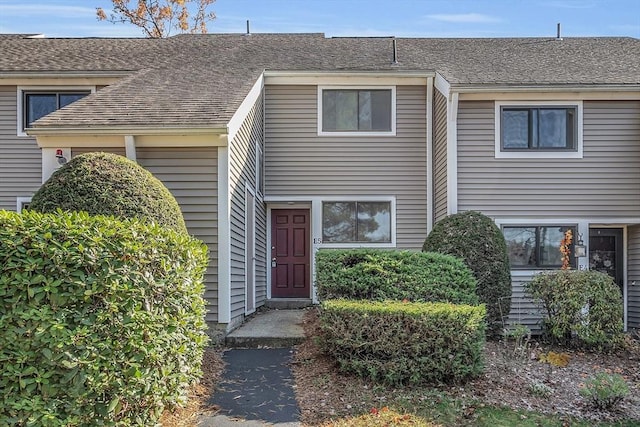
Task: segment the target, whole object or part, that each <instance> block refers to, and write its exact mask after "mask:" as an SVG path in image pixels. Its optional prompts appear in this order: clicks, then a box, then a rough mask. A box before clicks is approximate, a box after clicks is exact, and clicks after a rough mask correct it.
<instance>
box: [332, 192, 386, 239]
mask: <svg viewBox="0 0 640 427" xmlns="http://www.w3.org/2000/svg"><path fill="white" fill-rule="evenodd" d="M322 242H323V243H391V202H388V201H387V202H378V201H358V202H323V204H322Z"/></svg>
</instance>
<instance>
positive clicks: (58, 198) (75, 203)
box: [29, 152, 187, 234]
mask: <svg viewBox="0 0 640 427" xmlns="http://www.w3.org/2000/svg"><path fill="white" fill-rule="evenodd" d="M29 209H30V210H34V211H38V212H46V213H53V212H56V210H57V209H62V210H63V211H70V212H74V211H77V212H88V213H89V214H91V215H114V216H117V217H120V218H142V219H145V220H147V221H152V222H156V223H158V224H160V225H162V226H164V227H168V228H170V229H172V230H175V231H177V232H179V233H184V234H187V227H186V225H185V223H184V218H183V217H182V212H181V211H180V207H179V206H178V202H177V201H176V199H175V198H174V197H173V195H172V194H171V192H170V191H169V190H168V189H167V187H165V186H164V184H163V183H162V182H160V180H159V179H157V178H156V177H155V176H153V175H152V174H151V172H149V171H148V170H146V169H144V168H143V167H142V166H140V165H139V164H137V163H136V162H133V161H131V160H129V159H127V158H126V157H122V156H119V155H117V154H111V153H99V152H96V153H86V154H82V155H79V156H76V157H74V158H73V159H71V161H70V162H69V163H66V164H65V165H63V166H62V167H61V168H60V169H58V170H57V171H55V172H54V173H53V175H51V177H50V178H49V179H48V180H47V182H45V183H44V184H42V187H40V189H39V190H38V191H37V192H36V194H34V196H33V198H32V199H31V203H30V205H29Z"/></svg>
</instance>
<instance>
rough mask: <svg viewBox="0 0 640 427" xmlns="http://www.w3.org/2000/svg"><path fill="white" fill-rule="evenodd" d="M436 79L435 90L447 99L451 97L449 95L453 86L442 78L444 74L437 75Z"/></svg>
mask: <svg viewBox="0 0 640 427" xmlns="http://www.w3.org/2000/svg"><path fill="white" fill-rule="evenodd" d="M435 77H436V78H435V82H434V86H435V88H436V89H438V92H440V93H441V94H443V95H444V96H445V97H446V98H448V97H449V93H451V85H450V84H449V82H448V81H447V79H445V78H444V77H442V74H440V73H436V76H435Z"/></svg>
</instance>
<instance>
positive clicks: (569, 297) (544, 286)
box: [525, 270, 623, 348]
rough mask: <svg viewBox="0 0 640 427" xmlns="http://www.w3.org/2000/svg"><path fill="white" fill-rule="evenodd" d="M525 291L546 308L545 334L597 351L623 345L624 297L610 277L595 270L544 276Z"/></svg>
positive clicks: (534, 280) (557, 272) (560, 272)
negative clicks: (593, 348) (619, 344)
mask: <svg viewBox="0 0 640 427" xmlns="http://www.w3.org/2000/svg"><path fill="white" fill-rule="evenodd" d="M525 289H526V291H527V292H528V293H529V294H530V295H531V296H532V297H533V298H534V300H536V301H538V302H539V303H540V305H541V308H543V312H544V316H545V317H544V320H543V324H542V326H543V331H544V332H545V333H546V334H548V335H549V336H550V337H551V338H553V339H554V340H557V341H561V342H567V341H571V340H574V341H575V342H576V343H577V344H580V345H583V346H587V347H595V348H608V347H612V346H615V345H617V344H618V343H619V342H620V341H621V339H622V331H623V304H622V295H621V294H620V288H619V287H618V285H616V284H615V282H614V280H613V279H612V278H611V277H610V276H609V275H607V274H605V273H600V272H598V271H591V270H589V271H576V270H559V271H553V272H549V273H540V274H538V275H536V276H535V277H534V278H533V280H531V282H529V283H528V284H527V285H526V286H525Z"/></svg>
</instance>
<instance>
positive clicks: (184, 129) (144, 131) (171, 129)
mask: <svg viewBox="0 0 640 427" xmlns="http://www.w3.org/2000/svg"><path fill="white" fill-rule="evenodd" d="M25 133H26V134H27V135H30V136H41V135H203V134H209V135H211V134H213V135H227V126H226V125H215V126H210V127H194V126H162V127H159V126H104V127H103V126H96V127H93V126H87V127H55V126H51V127H49V126H47V127H39V128H28V129H25Z"/></svg>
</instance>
